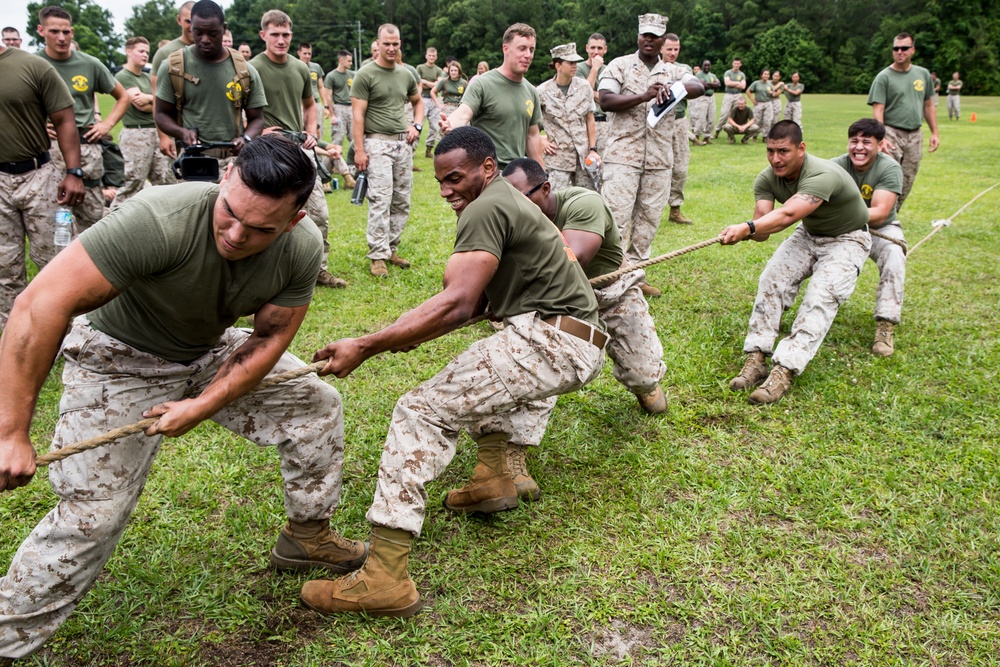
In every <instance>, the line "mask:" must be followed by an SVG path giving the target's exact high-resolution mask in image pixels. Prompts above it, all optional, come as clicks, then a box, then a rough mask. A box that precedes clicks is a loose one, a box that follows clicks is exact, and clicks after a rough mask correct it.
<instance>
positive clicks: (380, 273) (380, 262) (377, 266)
mask: <svg viewBox="0 0 1000 667" xmlns="http://www.w3.org/2000/svg"><path fill="white" fill-rule="evenodd" d="M368 272H369V273H371V274H372V275H373V276H375V277H376V278H387V277H388V276H389V269H387V268H385V260H384V259H373V260H372V265H371V266H370V267H369V268H368Z"/></svg>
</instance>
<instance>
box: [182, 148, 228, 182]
mask: <svg viewBox="0 0 1000 667" xmlns="http://www.w3.org/2000/svg"><path fill="white" fill-rule="evenodd" d="M234 148H236V145H235V144H233V143H232V142H230V141H206V142H202V143H198V144H192V145H190V146H185V147H184V150H182V151H181V155H180V157H178V158H177V160H175V161H174V166H173V171H174V176H176V177H177V178H178V179H181V180H185V181H208V182H211V183H214V182H216V181H218V180H219V160H218V159H217V158H214V157H212V156H210V155H204V153H205V152H206V151H210V150H218V149H223V150H232V149H234Z"/></svg>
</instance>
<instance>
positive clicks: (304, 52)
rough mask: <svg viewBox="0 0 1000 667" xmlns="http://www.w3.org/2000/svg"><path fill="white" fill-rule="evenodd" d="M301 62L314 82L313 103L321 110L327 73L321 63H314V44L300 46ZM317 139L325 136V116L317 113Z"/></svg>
mask: <svg viewBox="0 0 1000 667" xmlns="http://www.w3.org/2000/svg"><path fill="white" fill-rule="evenodd" d="M297 53H298V56H299V60H301V61H302V62H304V63H305V64H306V67H308V68H309V80H310V81H311V82H312V93H313V101H314V102H315V103H316V105H317V106H316V108H317V109H319V108H320V105H322V104H323V98H324V97H325V92H326V91H325V90H324V86H323V77H324V75H325V72H324V71H323V68H322V67H320V65H319V63H314V62H313V61H312V55H313V47H312V44H310V43H308V42H302V43H301V44H299V49H298V51H297ZM315 133H316V136H317V137H322V136H323V114H322V113H321V112H317V114H316V130H315Z"/></svg>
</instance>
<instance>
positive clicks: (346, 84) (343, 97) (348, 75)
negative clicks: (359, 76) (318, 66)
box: [323, 69, 354, 104]
mask: <svg viewBox="0 0 1000 667" xmlns="http://www.w3.org/2000/svg"><path fill="white" fill-rule="evenodd" d="M353 84H354V70H351V69H349V70H346V71H344V72H338V71H337V70H335V69H333V70H330V71H329V72H327V74H326V78H325V79H323V85H325V86H326V87H327V88H329V89H330V91H331V94H332V95H333V103H334V104H350V103H351V86H352V85H353Z"/></svg>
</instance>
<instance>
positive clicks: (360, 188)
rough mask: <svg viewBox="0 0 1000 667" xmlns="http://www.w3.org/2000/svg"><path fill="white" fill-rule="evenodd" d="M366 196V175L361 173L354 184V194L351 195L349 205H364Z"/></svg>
mask: <svg viewBox="0 0 1000 667" xmlns="http://www.w3.org/2000/svg"><path fill="white" fill-rule="evenodd" d="M367 194H368V173H367V172H364V171H362V172H361V173H359V174H358V178H357V180H356V181H355V183H354V192H353V193H351V203H352V204H354V205H355V206H364V205H365V195H367Z"/></svg>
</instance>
